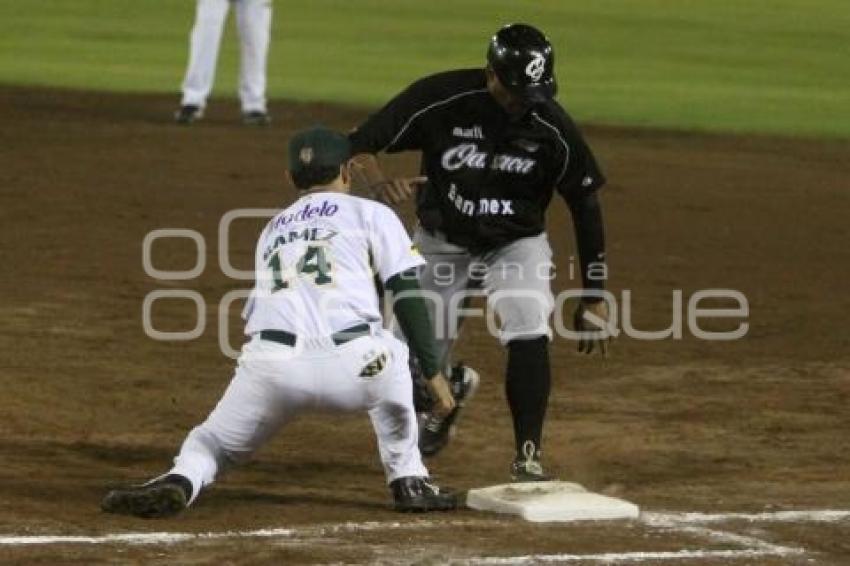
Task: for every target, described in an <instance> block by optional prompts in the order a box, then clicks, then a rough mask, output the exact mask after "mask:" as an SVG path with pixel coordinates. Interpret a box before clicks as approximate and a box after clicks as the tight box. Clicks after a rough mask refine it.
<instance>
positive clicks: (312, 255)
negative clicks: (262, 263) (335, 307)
mask: <svg viewBox="0 0 850 566" xmlns="http://www.w3.org/2000/svg"><path fill="white" fill-rule="evenodd" d="M281 251H282V249H281V248H279V249H278V250H276V251H275V252H274V253H273V254H272V256H271V257H270V258H269V261H268V268H269V269H270V270H271V272H272V282H273V285H272V292H273V293H274V292H276V291H280V290H282V289H288V288H289V287H290V285H291V284H292V283H293V281H294V280H295V279H296V278H302V279H307V280H308V281H309V282H310V283H312V284H313V285H328V284H330V283H333V261H332V260H333V253H332V252H331V250H330V249H328V248H327V246H322V245H316V244H314V245H310V246H308V247H307V250H306V251H305V252H304V255H303V256H301V259H299V260H298V261H297V262H296V264H295V269H291V268H290V269H287V267H286V266H285V265H283V262H282V260H281V257H280V252H281Z"/></svg>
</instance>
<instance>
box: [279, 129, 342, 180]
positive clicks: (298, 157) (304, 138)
mask: <svg viewBox="0 0 850 566" xmlns="http://www.w3.org/2000/svg"><path fill="white" fill-rule="evenodd" d="M350 157H351V142H350V141H348V137H347V136H344V135H343V134H341V133H339V132H337V131H335V130H331V129H329V128H325V127H323V126H315V127H313V128H309V129H307V130H301V131H300V132H298V133H296V134H295V135H294V136H292V139H291V140H289V170H290V171H292V172H293V173H295V172H298V171H304V170H306V169H310V168H313V167H316V168H320V167H321V168H325V167H339V166H340V165H342V164H343V163H345V162H346V161H348V159H349V158H350Z"/></svg>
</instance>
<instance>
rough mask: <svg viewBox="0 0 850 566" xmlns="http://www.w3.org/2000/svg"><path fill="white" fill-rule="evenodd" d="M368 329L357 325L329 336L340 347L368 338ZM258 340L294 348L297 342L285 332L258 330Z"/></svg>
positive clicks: (294, 336)
mask: <svg viewBox="0 0 850 566" xmlns="http://www.w3.org/2000/svg"><path fill="white" fill-rule="evenodd" d="M370 329H371V328H370V326H369V325H368V324H358V325H356V326H352V327H350V328H346V329H345V330H341V331H339V332H336V333H334V334H331V340H333V343H334V344H336V345H337V346H342V345H343V344H345V343H346V342H351V341H352V340H354V339H356V338H362V337H363V336H369V333H370V332H369V331H370ZM260 338H261V339H263V340H268V341H269V342H277V343H278V344H283V345H284V346H295V342H296V341H297V340H298V337H297V336H296V335H295V334H293V333H292V332H287V331H286V330H260Z"/></svg>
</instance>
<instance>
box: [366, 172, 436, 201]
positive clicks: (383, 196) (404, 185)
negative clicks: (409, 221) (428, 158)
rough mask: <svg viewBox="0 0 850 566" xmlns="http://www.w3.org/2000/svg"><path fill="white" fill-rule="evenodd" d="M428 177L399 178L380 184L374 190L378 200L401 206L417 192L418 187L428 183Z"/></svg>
mask: <svg viewBox="0 0 850 566" xmlns="http://www.w3.org/2000/svg"><path fill="white" fill-rule="evenodd" d="M427 181H428V177H398V178H396V179H387V180H386V181H383V182H380V183H378V184H377V185H375V186H374V187H373V188H374V190H375V196H376V198H378V200H380V201H382V202H385V203H389V204H393V205H395V204H401V203H403V202H404V201H406V200H407V199H409V198H410V197H412V196H413V193H414V192H416V186H417V185H421V184H422V183H426V182H427Z"/></svg>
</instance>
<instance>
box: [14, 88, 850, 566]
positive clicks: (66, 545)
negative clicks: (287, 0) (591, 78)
mask: <svg viewBox="0 0 850 566" xmlns="http://www.w3.org/2000/svg"><path fill="white" fill-rule="evenodd" d="M174 103H175V99H174V98H173V97H148V96H117V95H104V94H93V93H81V92H71V91H49V90H29V89H18V88H8V87H3V88H0V124H2V128H0V148H2V151H0V265H2V278H0V297H2V300H0V320H2V324H0V386H1V387H2V390H3V395H2V396H0V415H2V418H0V463H2V465H0V562H4V563H6V562H15V561H22V562H23V561H26V562H35V561H43V562H46V563H56V562H58V561H69V562H70V561H78V562H83V563H98V562H119V563H120V562H127V563H134V562H137V561H139V560H142V559H144V560H147V561H150V562H153V563H174V562H175V561H180V562H206V561H211V560H216V561H217V562H230V563H243V562H246V563H247V562H252V563H255V562H258V561H269V562H276V563H282V562H283V561H286V562H287V563H296V562H334V561H343V562H370V561H387V562H394V561H406V562H411V561H413V562H415V561H428V560H432V561H436V562H442V561H445V560H447V559H448V558H449V557H454V558H459V559H468V560H471V561H473V562H474V561H476V560H478V561H479V562H480V563H500V562H498V561H497V560H496V559H498V558H505V559H509V558H511V557H514V558H513V559H514V560H516V557H521V556H530V557H531V558H529V560H530V561H542V560H549V561H560V562H569V561H585V562H593V561H601V560H603V559H606V558H605V557H606V556H607V557H608V559H610V560H612V561H615V562H625V563H629V562H634V561H636V560H638V559H645V560H646V561H649V562H650V563H652V562H653V561H659V562H660V561H662V560H663V561H665V563H673V564H676V563H682V564H697V563H698V564H725V563H728V562H729V561H732V560H737V561H740V562H741V563H763V564H787V563H789V562H790V563H795V562H797V561H799V562H800V563H803V562H806V561H807V560H809V559H812V558H814V559H816V560H817V561H818V562H820V563H833V564H842V563H844V564H846V563H848V562H850V544H848V542H847V541H848V540H850V521H848V519H847V517H846V515H841V514H840V513H838V514H832V515H830V514H823V513H822V512H821V510H827V509H833V510H837V511H846V510H848V509H850V411H848V406H850V338H848V323H847V320H846V316H847V315H848V313H850V294H848V293H847V282H848V280H850V222H848V218H850V187H849V186H848V179H850V144H848V143H841V142H820V141H803V140H782V139H771V138H759V137H721V136H704V135H696V134H693V135H689V134H676V133H665V132H647V131H634V130H625V129H613V128H589V129H588V130H587V133H588V137H589V139H590V141H591V143H592V145H593V146H594V148H596V151H597V153H598V154H599V157H600V160H601V162H602V163H603V164H604V167H605V169H606V171H607V173H608V176H609V178H610V179H611V184H610V185H609V186H608V187H607V188H606V189H605V190H604V193H603V195H604V197H603V202H604V207H605V211H606V221H607V225H608V240H609V250H610V251H609V257H610V263H611V267H612V281H611V285H610V287H611V289H612V291H614V292H615V294H616V295H617V296H618V297H621V294H620V292H621V290H622V289H630V290H631V292H632V297H633V300H632V307H633V323H634V325H635V326H636V327H638V328H640V329H661V328H665V327H667V326H669V325H670V321H671V300H672V297H673V293H674V291H675V290H681V291H682V294H683V297H684V300H685V302H686V303H687V300H688V298H689V297H691V296H692V294H693V293H694V292H695V291H697V290H699V289H705V288H715V287H716V288H729V289H736V290H739V291H741V292H742V293H744V294H745V295H746V297H747V298H748V299H749V306H750V311H751V313H750V316H749V319H748V321H749V324H750V328H749V332H748V334H747V336H746V337H745V338H744V339H742V340H738V341H734V342H707V341H703V340H698V339H696V338H694V336H693V334H692V332H690V331H689V329H688V326H687V323H685V325H684V330H683V338H682V339H681V340H664V341H655V342H647V341H639V340H635V339H631V338H628V337H625V336H623V337H621V338H620V339H619V340H618V341H617V343H616V344H615V348H614V353H613V355H612V356H611V357H609V358H608V359H606V360H602V359H595V358H594V359H585V358H581V357H579V356H578V355H577V354H575V353H574V344H573V343H571V342H568V341H565V340H560V339H559V340H557V341H556V342H555V343H554V344H553V347H552V351H553V364H554V368H555V376H554V377H555V384H554V392H553V397H552V400H551V404H550V409H549V420H548V422H547V430H546V461H547V464H548V466H549V467H550V468H551V469H552V470H553V471H555V472H557V473H558V474H559V475H560V476H561V477H562V478H564V479H569V480H573V481H578V482H580V483H583V484H584V485H585V486H586V487H588V488H590V489H593V490H600V491H606V492H611V493H617V494H620V495H621V496H622V497H625V498H627V499H629V500H631V501H634V502H636V503H638V504H639V505H641V507H642V508H643V509H644V510H645V511H646V512H647V513H646V514H645V516H644V518H643V519H642V520H641V521H637V522H634V523H617V524H610V525H604V526H603V525H573V526H557V525H549V526H537V525H531V524H526V523H521V522H519V521H513V520H510V519H505V518H501V517H494V516H491V515H485V514H480V513H474V512H472V511H462V512H459V513H457V514H450V515H439V516H428V517H426V518H410V517H403V516H402V517H400V516H397V515H396V514H394V513H392V512H391V511H390V510H388V508H387V504H388V493H387V491H386V489H385V487H384V486H383V485H382V474H381V470H380V466H379V463H378V461H377V457H376V454H375V446H374V440H373V438H372V435H371V432H370V430H369V426H368V422H367V419H365V417H359V416H354V417H347V418H339V419H330V418H326V417H309V418H305V419H303V420H301V421H299V422H297V423H295V424H293V425H292V426H291V427H290V428H288V429H286V430H285V431H284V432H283V433H282V434H281V435H279V436H278V437H277V438H276V439H275V440H274V441H273V442H272V443H271V444H270V445H269V446H268V447H266V448H265V449H264V450H262V451H261V452H260V453H259V454H258V455H257V458H256V459H255V460H254V461H253V462H252V463H250V464H248V465H246V466H244V467H241V468H239V469H238V470H234V471H233V472H232V473H231V474H229V475H228V476H227V477H226V478H224V479H223V480H222V481H221V482H220V483H219V484H218V485H217V486H216V487H214V488H213V489H211V490H210V491H209V493H206V494H205V496H204V497H202V498H201V499H200V500H199V502H198V504H197V506H196V507H194V508H193V509H192V510H191V511H190V512H188V513H186V514H185V515H183V516H182V517H180V518H178V519H175V520H171V521H165V522H144V521H135V520H130V519H126V518H116V517H111V516H105V515H103V514H101V513H100V511H99V509H98V502H99V499H100V497H101V496H102V495H103V493H104V491H105V489H106V488H107V487H108V486H109V485H111V484H118V483H124V482H128V481H137V480H142V479H145V478H147V477H149V476H150V475H151V474H154V473H159V472H160V471H162V470H163V469H165V468H166V467H167V466H168V464H169V461H170V458H171V457H172V456H173V453H174V452H175V450H176V449H177V447H178V446H179V443H180V441H181V440H182V438H183V436H184V435H185V433H186V432H187V431H188V430H189V428H190V427H191V426H193V425H194V424H196V423H197V422H198V421H199V420H200V419H202V418H203V417H204V416H205V415H206V413H207V411H208V410H209V409H210V408H211V406H212V404H213V403H214V402H215V400H216V399H217V398H218V396H219V395H220V393H221V392H222V390H223V388H224V387H225V385H226V383H227V381H228V379H229V377H230V372H231V361H230V360H229V359H227V358H225V357H224V356H223V355H222V354H221V353H220V351H219V344H218V342H219V330H218V319H219V302H220V300H221V298H222V297H223V296H224V295H225V294H226V293H228V292H230V291H233V290H237V289H243V288H247V287H248V284H246V283H245V282H239V281H232V280H230V279H228V278H226V277H225V276H224V275H223V274H222V273H221V270H220V269H219V267H218V251H219V250H218V244H217V233H218V226H219V221H220V219H221V218H222V216H223V215H224V214H225V213H226V212H227V211H230V210H232V209H236V208H266V207H279V206H282V205H283V204H285V203H286V202H287V201H288V200H290V199H291V198H292V196H293V191H292V190H291V189H289V188H287V187H286V185H285V182H284V180H283V172H284V167H285V162H284V156H285V147H286V142H287V139H288V135H289V134H290V133H291V132H292V131H293V130H294V129H298V128H301V127H304V126H307V125H310V124H313V123H315V122H321V123H324V124H328V125H332V126H336V127H339V128H345V129H347V128H349V127H351V126H353V125H354V124H356V123H357V122H358V121H359V120H360V119H362V118H363V117H364V115H365V114H364V112H363V111H361V110H357V109H344V108H343V109H340V108H334V107H330V106H320V105H294V104H284V103H279V104H275V105H273V106H272V108H271V110H272V113H273V115H274V118H275V123H274V125H273V126H272V127H271V128H269V129H266V130H257V129H250V128H245V127H242V126H241V125H239V123H238V121H237V117H238V109H237V107H236V106H235V105H234V104H232V103H229V102H225V103H217V104H215V105H214V106H212V108H211V111H210V112H209V114H208V117H207V118H206V119H205V120H204V121H203V122H201V123H198V124H197V125H195V126H193V127H190V128H181V127H177V126H175V125H173V124H172V123H171V120H170V114H171V112H172V111H173V110H174ZM391 164H392V167H393V168H394V169H395V170H396V171H398V172H407V173H409V172H412V171H414V170H415V167H416V165H415V160H414V159H413V157H412V156H407V157H404V158H400V159H394V160H392V162H391ZM405 212H406V218H407V219H408V221H409V220H410V214H409V210H408V211H405ZM550 216H551V218H550V226H551V233H550V236H551V239H552V242H553V247H554V248H555V249H556V255H557V257H556V261H557V263H558V265H559V276H558V279H557V280H556V282H555V287H556V289H557V290H563V289H567V288H571V287H573V286H575V280H572V281H571V280H570V277H569V275H570V273H569V266H570V265H571V261H570V256H571V255H572V254H573V251H572V250H573V239H572V228H571V224H570V222H569V218H568V214H567V213H566V211H565V207H564V206H563V203H560V202H557V203H555V204H554V205H553V207H552V209H551V214H550ZM259 225H260V221H249V220H241V221H238V222H237V223H235V224H234V230H233V233H232V234H231V236H230V239H229V244H230V254H229V257H230V261H231V262H232V263H233V264H234V265H235V266H237V267H240V268H245V269H248V268H250V267H251V266H250V264H251V258H252V253H253V246H254V241H255V237H256V233H257V230H258V228H259ZM160 228H188V229H191V230H196V231H198V232H200V233H201V234H202V235H203V236H204V237H205V238H206V240H207V242H208V244H209V245H208V246H207V254H206V260H207V261H206V269H205V270H204V272H203V273H202V275H201V276H199V277H197V278H195V279H191V280H187V281H182V282H181V281H171V282H166V281H158V280H155V279H152V278H150V277H149V276H147V275H146V274H145V272H144V270H143V267H142V241H143V239H144V237H145V235H146V234H147V233H149V232H150V231H151V230H154V229H160ZM195 255H196V254H195V251H194V245H193V244H192V242H191V241H190V240H185V239H184V240H163V241H160V242H158V243H157V244H156V245H155V247H154V253H153V259H154V265H155V266H156V267H157V268H159V269H190V268H191V266H192V265H193V264H194V263H195ZM572 264H573V265H575V262H574V261H573V262H572ZM155 289H171V290H174V289H189V290H192V291H197V292H199V293H201V294H202V296H203V297H204V301H205V303H206V313H207V324H206V328H205V332H204V334H203V336H202V337H201V338H199V339H197V340H194V341H189V342H169V343H166V342H157V341H154V340H151V339H150V338H148V337H147V336H146V335H145V333H144V332H143V330H142V323H141V318H142V303H143V299H144V297H145V296H146V294H148V293H149V292H151V291H153V290H155ZM194 313H195V307H194V306H193V305H192V304H191V302H188V301H178V300H173V301H163V302H160V303H157V305H156V306H155V309H154V316H153V320H154V324H155V326H156V327H157V328H158V329H160V330H172V331H173V330H185V329H188V328H191V327H192V326H193V325H194V321H195V314H194ZM237 315H238V305H237V304H234V305H233V306H232V308H231V309H230V310H229V312H226V313H225V314H224V316H223V318H224V320H225V321H227V322H228V324H229V331H228V332H226V333H225V334H226V335H227V336H228V338H229V340H230V341H231V342H232V343H233V344H234V345H238V343H239V340H238V332H239V321H238V316H237ZM570 315H571V313H570V312H569V311H568V312H566V313H565V314H564V319H565V320H567V321H569V320H570ZM739 323H740V320H729V321H725V322H719V323H718V322H717V321H713V322H712V321H705V322H704V323H702V327H703V328H705V329H710V330H715V331H719V330H728V329H732V328H735V327H736V326H737V325H738V324H739ZM459 355H460V358H462V359H465V360H466V361H467V362H468V363H470V364H471V365H474V366H475V367H477V368H478V369H479V370H480V371H481V373H482V374H483V376H484V382H483V385H482V388H481V390H480V393H479V396H478V397H477V398H476V400H475V402H474V403H472V404H471V405H470V407H469V409H468V411H467V413H466V414H465V416H464V422H463V426H462V427H461V430H460V434H459V435H458V436H457V438H456V439H455V441H454V442H453V444H452V445H451V446H450V447H449V448H448V449H447V450H446V451H445V453H444V454H443V455H441V456H440V458H439V459H437V460H435V461H433V462H431V464H430V466H431V468H432V470H433V472H434V473H435V475H436V476H437V477H438V479H439V480H440V481H441V482H442V483H444V484H448V485H452V486H455V487H457V488H461V489H467V488H471V487H478V486H482V485H489V484H493V483H501V482H503V481H505V480H506V479H507V467H508V464H509V461H510V458H511V438H510V430H509V429H510V424H509V416H508V412H507V408H506V405H505V403H504V400H503V393H502V371H503V362H504V358H503V353H502V351H501V350H500V348H499V347H498V345H497V343H496V341H495V340H494V339H492V338H491V337H490V336H489V335H488V334H487V333H486V330H485V325H484V324H483V322H482V321H471V322H470V323H469V324H468V325H467V326H466V328H465V334H464V336H463V338H462V340H461V346H460V351H459ZM788 510H798V511H800V510H813V511H816V512H814V513H809V514H796V515H794V514H791V515H789V514H782V513H781V512H783V511H788ZM684 512H699V513H709V514H721V515H708V516H705V515H703V516H683V515H678V514H677V513H684ZM733 512H734V513H749V514H752V513H756V514H758V513H766V514H763V515H755V516H749V515H747V516H737V515H731V516H730V515H723V514H724V513H733ZM423 521H424V522H423ZM260 529H272V530H271V531H261V532H259V533H258V530H260ZM273 529H290V531H281V530H277V531H275V530H273ZM152 532H166V533H183V535H182V538H181V537H180V536H176V535H168V536H166V535H149V536H147V538H145V536H143V535H141V534H140V533H152ZM121 533H125V536H124V538H121V537H120V536H119V537H118V538H109V536H112V535H116V534H121ZM126 533H130V534H129V535H127V534H126ZM196 533H211V534H210V535H209V536H203V537H198V536H194V534H196ZM48 535H49V536H53V535H65V536H80V537H83V538H82V539H39V538H27V539H15V538H10V537H15V536H27V537H39V536H48ZM169 536H170V537H171V538H169ZM86 537H88V538H86ZM99 537H100V538H99ZM103 537H107V538H103ZM140 537H141V538H140ZM157 537H160V538H157ZM22 541H23V542H22ZM169 541H170V542H171V543H170V544H166V543H167V542H169ZM24 543H27V544H24ZM48 543H50V544H48ZM643 553H649V554H643ZM677 553H678V554H677Z"/></svg>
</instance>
